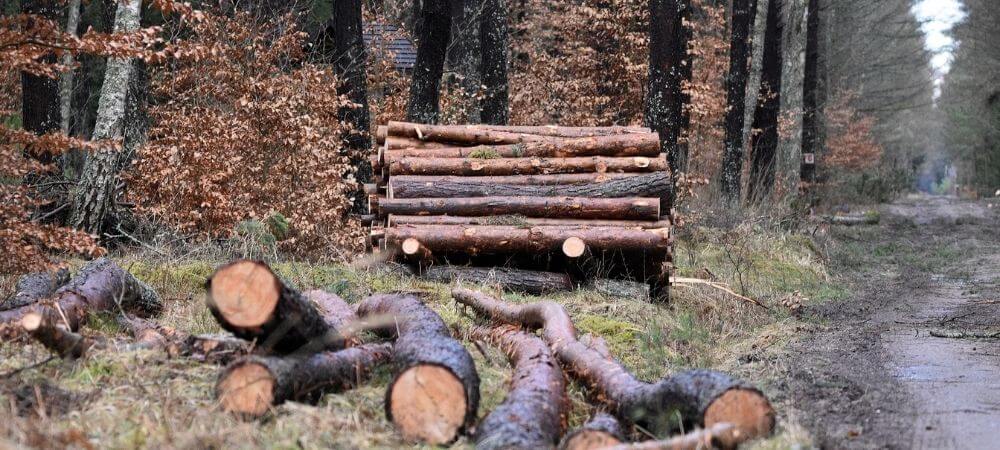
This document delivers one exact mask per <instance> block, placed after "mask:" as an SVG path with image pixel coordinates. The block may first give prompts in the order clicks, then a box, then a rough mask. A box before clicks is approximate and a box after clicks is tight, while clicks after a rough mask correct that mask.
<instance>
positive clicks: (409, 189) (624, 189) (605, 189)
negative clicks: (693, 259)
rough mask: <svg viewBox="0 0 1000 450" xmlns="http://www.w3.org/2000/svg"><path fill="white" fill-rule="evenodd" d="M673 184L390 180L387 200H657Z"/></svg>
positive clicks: (661, 176) (659, 177) (649, 179)
mask: <svg viewBox="0 0 1000 450" xmlns="http://www.w3.org/2000/svg"><path fill="white" fill-rule="evenodd" d="M672 190H673V182H672V180H671V178H670V174H669V173H667V172H654V173H648V174H641V175H636V176H634V177H624V178H612V179H610V180H607V181H603V182H599V183H592V184H572V185H550V186H533V185H526V184H491V185H490V184H483V183H478V182H473V183H465V182H463V180H455V181H432V182H412V181H406V180H403V181H400V180H397V179H396V178H392V179H390V180H389V187H388V196H389V198H452V197H590V198H621V197H658V198H660V199H661V201H663V199H664V198H667V197H669V196H670V193H671V192H672Z"/></svg>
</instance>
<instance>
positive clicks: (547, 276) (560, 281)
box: [420, 265, 573, 295]
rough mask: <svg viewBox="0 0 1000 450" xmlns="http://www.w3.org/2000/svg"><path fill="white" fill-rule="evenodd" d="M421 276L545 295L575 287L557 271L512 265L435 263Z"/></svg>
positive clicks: (565, 276) (437, 280)
mask: <svg viewBox="0 0 1000 450" xmlns="http://www.w3.org/2000/svg"><path fill="white" fill-rule="evenodd" d="M420 276H421V277H422V278H424V279H427V280H431V281H436V282H439V283H453V282H456V281H462V282H466V283H473V284H489V285H500V286H501V287H502V288H503V289H505V290H507V291H511V292H523V293H525V294H531V295H543V294H548V293H552V292H560V291H572V290H573V280H571V279H570V277H569V275H566V274H564V273H554V272H539V271H534V270H521V269H511V268H506V267H489V268H486V267H461V266H451V265H435V266H431V267H430V268H428V269H427V270H424V271H423V273H421V274H420Z"/></svg>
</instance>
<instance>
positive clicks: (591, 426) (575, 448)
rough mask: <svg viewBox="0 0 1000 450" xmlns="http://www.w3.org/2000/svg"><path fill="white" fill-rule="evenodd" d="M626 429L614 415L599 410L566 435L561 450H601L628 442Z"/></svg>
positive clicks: (560, 445) (560, 446)
mask: <svg viewBox="0 0 1000 450" xmlns="http://www.w3.org/2000/svg"><path fill="white" fill-rule="evenodd" d="M626 441H627V439H626V438H625V429H624V428H623V427H622V425H621V423H620V422H618V419H616V418H615V417H614V416H612V415H610V414H607V413H603V412H599V413H597V414H594V417H591V418H590V420H588V421H587V423H585V424H583V426H582V427H580V428H577V429H575V430H573V431H571V432H570V433H568V434H567V435H566V436H565V437H563V440H562V442H561V443H560V444H559V449H560V450H600V449H605V448H608V447H611V446H614V445H618V444H621V443H622V442H626Z"/></svg>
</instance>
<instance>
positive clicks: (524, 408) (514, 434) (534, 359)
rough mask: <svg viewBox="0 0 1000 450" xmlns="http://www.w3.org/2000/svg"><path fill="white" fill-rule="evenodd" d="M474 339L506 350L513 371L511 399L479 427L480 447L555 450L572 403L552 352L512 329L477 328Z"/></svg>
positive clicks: (477, 433)
mask: <svg viewBox="0 0 1000 450" xmlns="http://www.w3.org/2000/svg"><path fill="white" fill-rule="evenodd" d="M469 335H470V337H471V338H473V339H477V340H479V339H482V340H486V341H489V342H490V343H492V344H493V345H494V346H496V347H499V348H500V349H502V350H503V351H504V353H506V354H507V356H508V358H509V359H510V364H511V365H512V366H513V367H514V373H513V374H511V381H510V392H509V393H508V394H507V397H506V398H505V399H504V401H503V403H501V404H500V405H499V406H497V407H496V408H494V409H493V411H492V412H490V414H489V415H488V416H486V418H484V419H483V421H482V422H480V423H479V425H478V426H477V427H476V436H475V441H476V448H477V449H498V450H499V449H514V448H520V449H537V448H552V447H554V446H555V445H556V444H557V443H558V442H559V436H560V435H561V434H562V429H563V424H564V423H565V420H566V414H567V413H568V412H569V398H567V397H566V383H565V381H564V379H563V373H562V369H560V368H559V363H557V362H556V359H555V356H553V355H552V351H551V350H549V348H548V346H547V345H545V342H544V341H542V340H541V339H539V338H538V337H537V336H535V335H534V334H529V333H526V332H523V331H520V330H518V329H516V328H513V327H509V326H508V327H499V328H492V329H489V328H483V327H474V328H472V329H471V330H470V331H469Z"/></svg>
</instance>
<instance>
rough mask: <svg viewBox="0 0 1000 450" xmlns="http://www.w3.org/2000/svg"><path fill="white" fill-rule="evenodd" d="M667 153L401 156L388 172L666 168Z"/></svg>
mask: <svg viewBox="0 0 1000 450" xmlns="http://www.w3.org/2000/svg"><path fill="white" fill-rule="evenodd" d="M666 170H667V160H666V157H665V156H662V155H661V156H654V157H647V156H632V157H613V156H587V157H583V156H580V157H573V158H495V159H480V158H461V159H460V158H418V157H405V158H398V159H396V160H394V161H392V162H391V163H390V164H389V175H393V176H395V175H463V176H493V175H548V174H562V173H579V172H596V173H604V172H621V173H636V172H663V171H666Z"/></svg>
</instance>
